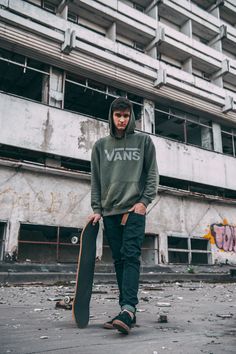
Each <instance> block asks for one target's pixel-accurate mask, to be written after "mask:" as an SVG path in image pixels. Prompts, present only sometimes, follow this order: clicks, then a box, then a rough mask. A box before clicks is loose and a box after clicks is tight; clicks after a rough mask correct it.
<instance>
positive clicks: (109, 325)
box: [103, 315, 136, 329]
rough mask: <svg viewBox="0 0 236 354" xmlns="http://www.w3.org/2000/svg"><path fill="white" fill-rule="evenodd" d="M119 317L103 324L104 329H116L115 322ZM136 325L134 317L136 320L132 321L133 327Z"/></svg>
mask: <svg viewBox="0 0 236 354" xmlns="http://www.w3.org/2000/svg"><path fill="white" fill-rule="evenodd" d="M118 317H119V315H117V316H115V317H114V318H112V319H111V320H110V321H107V322H105V323H104V324H103V328H105V329H115V327H114V326H113V322H114V321H115V320H116V319H117V318H118ZM135 324H136V316H135V315H134V318H133V319H132V323H131V327H134V326H135Z"/></svg>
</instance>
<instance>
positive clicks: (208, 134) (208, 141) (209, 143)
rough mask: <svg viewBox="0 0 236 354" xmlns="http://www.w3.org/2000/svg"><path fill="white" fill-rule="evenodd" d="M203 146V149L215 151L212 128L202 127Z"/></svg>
mask: <svg viewBox="0 0 236 354" xmlns="http://www.w3.org/2000/svg"><path fill="white" fill-rule="evenodd" d="M201 144H202V147H203V148H205V149H208V150H213V138H212V129H211V128H208V127H201Z"/></svg>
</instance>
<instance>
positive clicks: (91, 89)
mask: <svg viewBox="0 0 236 354" xmlns="http://www.w3.org/2000/svg"><path fill="white" fill-rule="evenodd" d="M118 96H125V97H127V98H128V99H129V100H130V101H131V102H132V103H133V108H134V113H135V117H136V119H137V120H139V119H141V110H142V98H141V97H139V96H136V95H134V94H132V93H127V92H124V91H121V90H119V89H116V88H114V87H111V86H107V85H105V84H103V83H101V82H98V81H95V80H91V79H87V78H85V77H82V76H74V75H70V74H67V76H66V82H65V101H64V108H65V109H67V110H70V111H75V112H78V113H81V114H86V115H88V116H92V117H95V118H99V119H103V120H107V119H108V113H109V108H110V105H111V103H112V101H114V99H115V98H116V97H118Z"/></svg>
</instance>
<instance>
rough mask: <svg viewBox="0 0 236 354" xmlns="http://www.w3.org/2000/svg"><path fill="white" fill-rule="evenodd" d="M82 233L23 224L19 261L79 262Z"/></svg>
mask: <svg viewBox="0 0 236 354" xmlns="http://www.w3.org/2000/svg"><path fill="white" fill-rule="evenodd" d="M81 232H82V229H80V228H73V227H60V226H47V225H33V224H21V226H20V231H19V239H18V261H19V262H23V261H27V260H28V261H31V262H35V263H38V262H39V263H55V262H63V263H66V262H70V263H73V262H77V258H78V255H79V246H80V242H79V240H80V235H81Z"/></svg>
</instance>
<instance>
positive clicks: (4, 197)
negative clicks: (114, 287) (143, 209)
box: [0, 0, 236, 265]
mask: <svg viewBox="0 0 236 354" xmlns="http://www.w3.org/2000/svg"><path fill="white" fill-rule="evenodd" d="M118 96H125V97H128V98H129V99H130V100H131V101H132V102H133V105H134V111H135V115H136V123H137V124H136V126H137V129H138V130H141V131H144V132H146V133H147V134H150V136H151V138H152V140H153V142H154V144H155V146H156V151H157V162H158V166H159V173H160V187H159V191H158V196H157V198H156V199H155V200H154V202H153V203H152V205H151V206H149V210H148V215H147V226H146V237H145V241H144V244H143V253H142V264H144V265H155V264H179V263H180V264H209V265H214V264H219V263H229V264H236V2H235V0H224V1H222V0H204V1H203V0H178V1H177V0H132V1H129V0H109V1H107V0H48V1H47V0H28V1H23V0H0V260H1V261H5V260H12V261H17V262H26V261H27V262H29V261H30V262H41V263H56V262H59V263H65V262H76V261H77V255H78V250H79V235H80V232H81V229H82V228H83V226H84V224H85V222H86V220H87V217H88V215H89V214H91V213H92V210H91V208H90V157H91V149H92V146H93V144H94V142H95V141H96V140H97V139H98V138H100V137H102V136H104V135H105V134H107V133H108V124H107V116H108V109H109V106H110V103H111V102H112V101H113V100H114V98H116V97H118ZM150 158H151V157H150ZM97 253H98V256H99V257H100V258H101V262H103V263H110V262H111V255H110V252H109V248H108V247H107V242H106V239H105V237H104V235H103V229H102V225H101V227H100V232H99V237H98V241H97Z"/></svg>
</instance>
